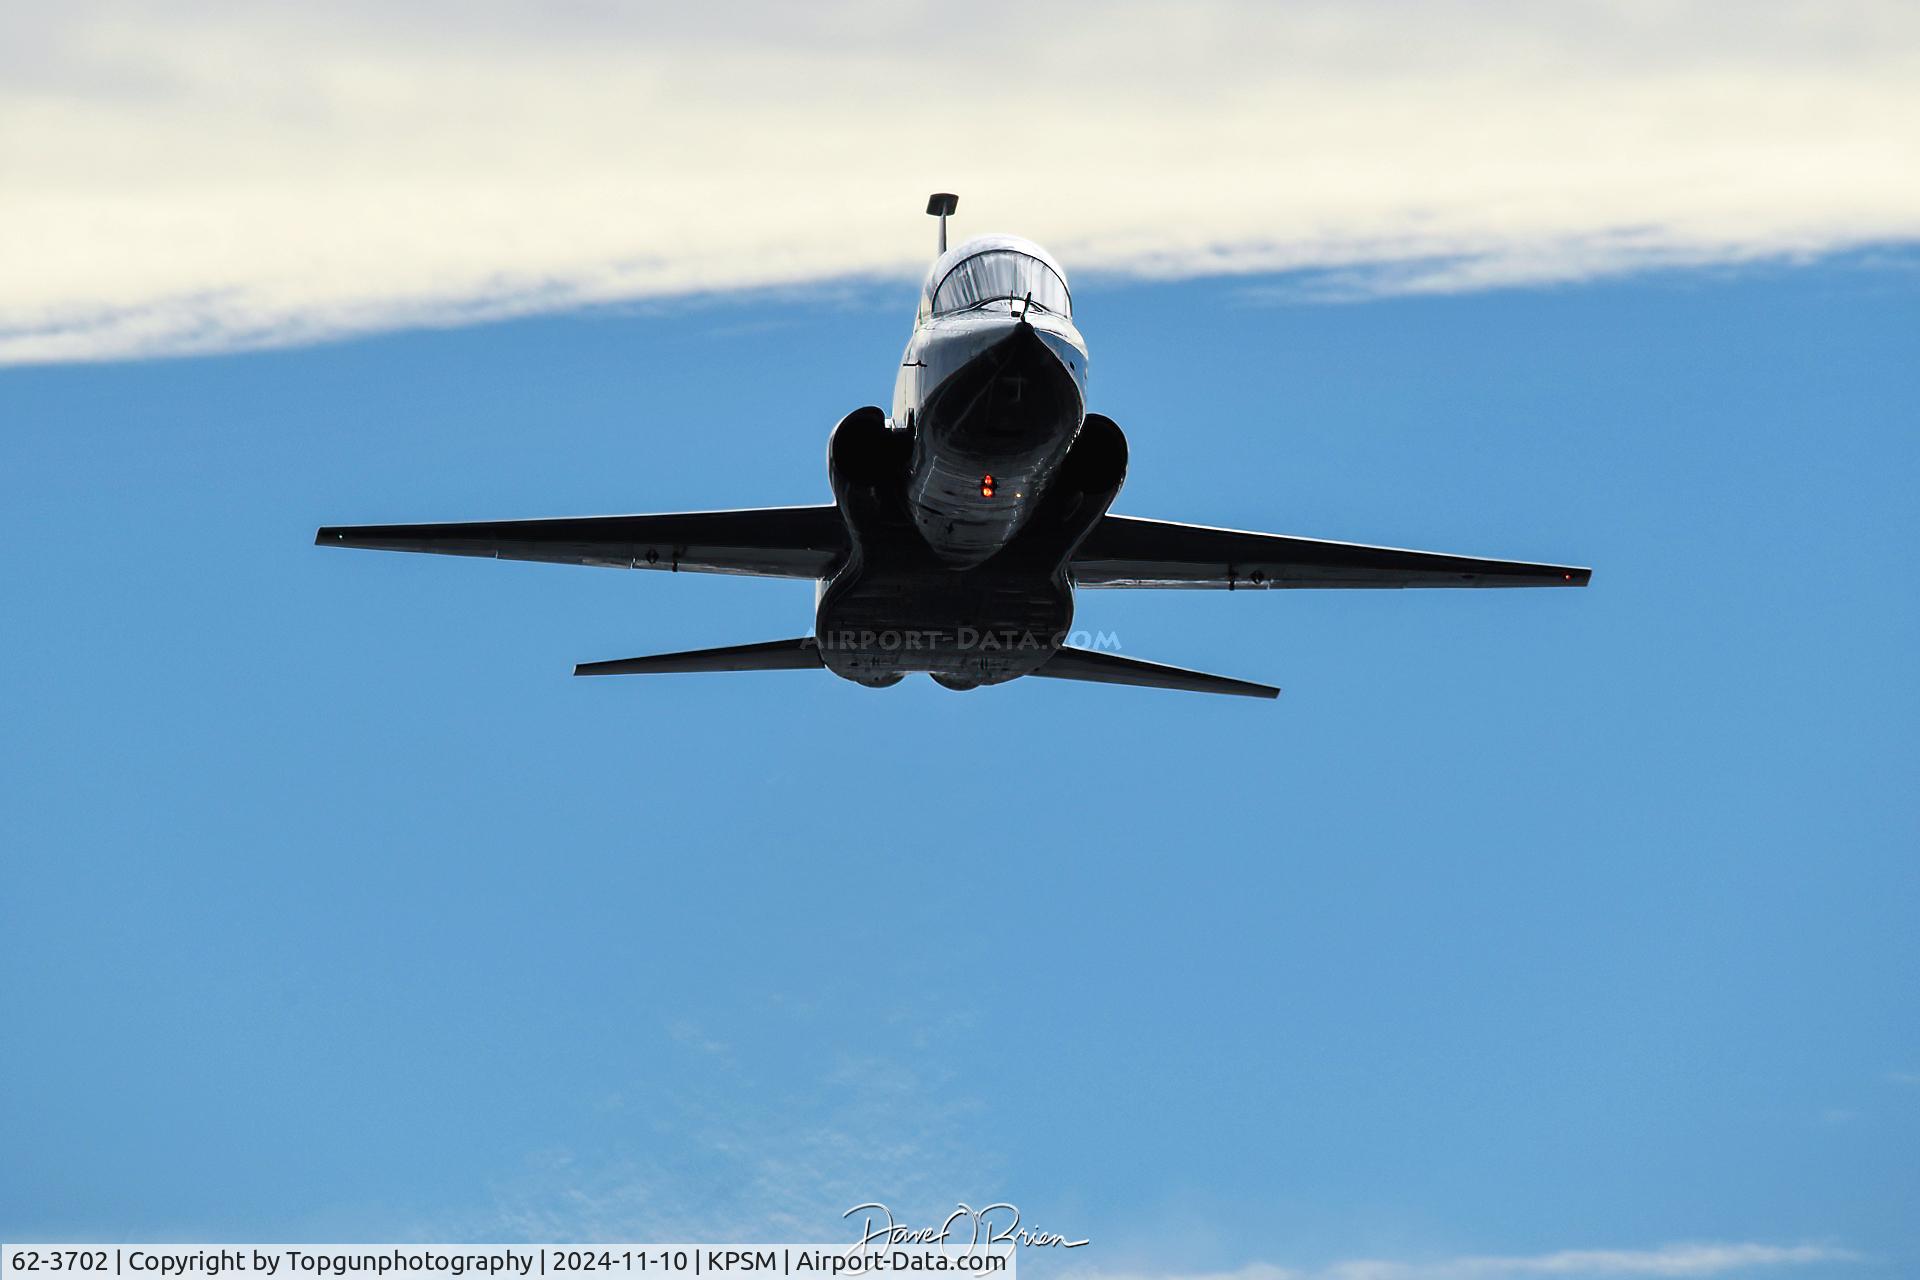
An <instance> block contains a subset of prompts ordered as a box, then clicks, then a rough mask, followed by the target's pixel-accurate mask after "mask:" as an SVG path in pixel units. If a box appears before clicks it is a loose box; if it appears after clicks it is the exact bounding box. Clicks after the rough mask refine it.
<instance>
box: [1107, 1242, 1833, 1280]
mask: <svg viewBox="0 0 1920 1280" xmlns="http://www.w3.org/2000/svg"><path fill="white" fill-rule="evenodd" d="M1854 1261H1858V1256H1857V1255H1855V1254H1853V1253H1850V1252H1848V1251H1847V1250H1844V1249H1835V1248H1831V1247H1828V1246H1825V1245H1770V1244H1669V1245H1662V1246H1661V1247H1659V1248H1657V1249H1567V1250H1562V1251H1560V1252H1557V1253H1537V1254H1522V1255H1513V1256H1473V1257H1460V1258H1444V1259H1439V1260H1436V1261H1430V1262H1390V1261H1385V1260H1381V1259H1361V1260H1354V1261H1348V1262H1336V1263H1334V1264H1332V1265H1331V1266H1328V1267H1324V1268H1320V1269H1317V1270H1315V1269H1307V1270H1296V1269H1293V1268H1289V1267H1279V1266H1274V1265H1272V1264H1268V1263H1255V1264H1253V1265H1251V1266H1247V1267H1242V1268H1240V1269H1238V1270H1235V1271H1220V1272H1211V1273H1207V1274H1203V1275H1185V1276H1169V1275H1168V1274H1166V1273H1164V1272H1155V1273H1152V1280H1528V1278H1530V1277H1547V1278H1550V1280H1602V1278H1604V1277H1613V1276H1629V1277H1633V1276H1639V1277H1702V1276H1740V1275H1747V1274H1750V1273H1752V1272H1753V1271H1756V1270H1758V1269H1760V1268H1766V1267H1786V1266H1796V1265H1805V1264H1809V1263H1821V1262H1854ZM1075 1280H1148V1277H1147V1275H1146V1273H1142V1274H1140V1275H1125V1276H1123V1275H1117V1274H1114V1273H1111V1272H1085V1273H1079V1275H1078V1276H1076V1278H1075Z"/></svg>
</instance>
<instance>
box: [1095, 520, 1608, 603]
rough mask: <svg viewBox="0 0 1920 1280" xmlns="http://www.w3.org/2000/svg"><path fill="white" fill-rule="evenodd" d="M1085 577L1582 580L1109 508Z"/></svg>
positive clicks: (1216, 584) (1141, 582) (1529, 568)
mask: <svg viewBox="0 0 1920 1280" xmlns="http://www.w3.org/2000/svg"><path fill="white" fill-rule="evenodd" d="M1072 572H1073V582H1074V585H1075V586H1079V587H1199V588H1213V589H1216V590H1222V591H1248V590H1261V589H1266V588H1274V587H1283V588H1284V587H1295V588H1297V587H1584V586H1586V585H1587V582H1588V580H1589V579H1590V578H1591V577H1592V576H1593V574H1592V571H1591V570H1588V569H1584V568H1581V567H1580V566H1578V565H1570V564H1535V563H1533V562H1532V561H1528V560H1484V559H1481V558H1480V557H1478V556H1454V555H1446V554H1443V553H1441V552H1437V551H1407V550H1404V549H1403V548H1400V547H1370V546H1366V545H1365V544H1363V543H1358V542H1328V541H1325V540H1323V539H1319V538H1294V537H1288V536H1286V535H1284V534H1277V533H1248V532H1245V531H1243V530H1240V529H1214V528H1210V527H1208V526H1206V525H1199V524H1176V523H1174V522H1173V521H1171V520H1143V519H1141V518H1140V517H1138V516H1116V515H1106V516H1102V517H1101V518H1100V523H1099V524H1096V525H1095V526H1094V527H1093V531H1092V532H1091V533H1089V534H1088V535H1087V537H1086V540H1085V541H1084V542H1082V543H1081V544H1080V547H1079V549H1078V550H1076V551H1075V552H1074V553H1073V564H1072Z"/></svg>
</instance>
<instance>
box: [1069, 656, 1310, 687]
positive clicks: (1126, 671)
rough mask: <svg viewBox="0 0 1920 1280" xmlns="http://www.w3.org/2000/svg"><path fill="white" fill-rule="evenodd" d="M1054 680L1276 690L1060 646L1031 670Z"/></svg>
mask: <svg viewBox="0 0 1920 1280" xmlns="http://www.w3.org/2000/svg"><path fill="white" fill-rule="evenodd" d="M1033 674H1034V675H1036V676H1047V677H1049V678H1050V679H1054V680H1090V681H1093V682H1094V683H1096V684H1132V685H1142V686H1145V687H1146V688H1150V689H1184V690H1186V691H1187V692H1189V693H1231V694H1236V695H1238V696H1239V697H1242V698H1277V697H1279V696H1280V690H1278V689H1276V688H1274V687H1273V686H1272V685H1270V684H1254V683H1252V682H1251V681H1247V680H1234V679H1232V678H1230V677H1228V676H1214V675H1208V674H1207V673H1206V672H1204V671H1189V670H1187V669H1186V668H1185V667H1168V666H1162V665H1161V664H1160V663H1158V662H1142V661H1141V660H1140V659H1138V658H1123V657H1121V656H1120V655H1119V654H1117V653H1098V652H1095V651H1094V650H1092V649H1062V650H1060V652H1058V653H1056V654H1054V655H1053V657H1051V658H1049V659H1047V661H1046V664H1045V665H1044V666H1042V667H1041V668H1040V669H1039V670H1038V671H1036V672H1034V673H1033Z"/></svg>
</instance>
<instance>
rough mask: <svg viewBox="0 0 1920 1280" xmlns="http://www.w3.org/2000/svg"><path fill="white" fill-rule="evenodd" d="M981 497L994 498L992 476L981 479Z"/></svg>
mask: <svg viewBox="0 0 1920 1280" xmlns="http://www.w3.org/2000/svg"><path fill="white" fill-rule="evenodd" d="M980 496H981V497H983V498H991V497H992V496H993V477H992V476H991V475H984V476H981V477H980Z"/></svg>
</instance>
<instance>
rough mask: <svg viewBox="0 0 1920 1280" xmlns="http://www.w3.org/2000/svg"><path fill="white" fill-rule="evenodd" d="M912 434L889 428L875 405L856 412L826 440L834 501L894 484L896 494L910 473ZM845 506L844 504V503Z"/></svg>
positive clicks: (884, 417)
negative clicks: (856, 491)
mask: <svg viewBox="0 0 1920 1280" xmlns="http://www.w3.org/2000/svg"><path fill="white" fill-rule="evenodd" d="M911 444H912V440H911V437H910V435H909V433H907V432H905V431H895V430H893V429H892V428H890V427H889V426H887V415H886V414H885V413H884V412H882V411H881V410H879V409H877V408H875V407H874V406H873V405H868V406H867V407H866V408H864V409H855V410H854V411H853V412H852V413H850V414H848V415H847V416H846V417H844V418H842V419H840V422H839V424H838V425H837V426H835V427H834V429H833V434H832V435H831V436H830V437H828V439H827V479H828V480H829V481H830V482H831V483H832V485H833V494H834V497H835V498H841V496H842V495H843V494H844V493H845V492H846V491H847V490H848V489H850V488H854V489H874V488H880V487H883V486H886V485H888V484H889V483H891V485H892V487H893V488H894V490H895V491H896V492H897V491H899V489H900V488H901V486H902V485H903V484H904V482H905V479H906V473H907V458H908V451H909V449H910V447H911ZM841 505H842V506H845V505H846V504H845V502H844V500H842V502H841Z"/></svg>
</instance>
